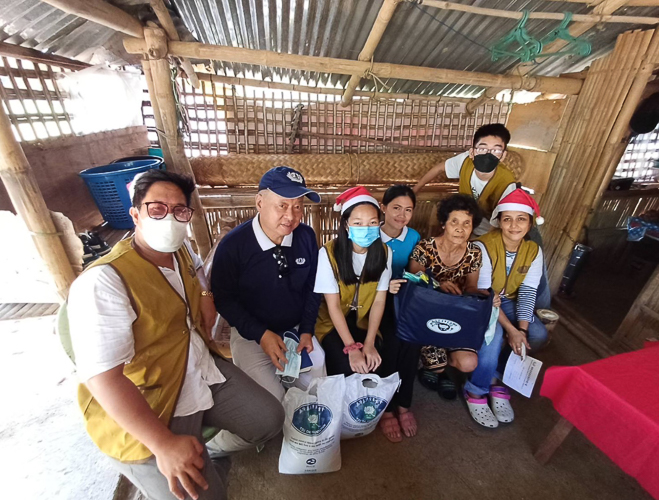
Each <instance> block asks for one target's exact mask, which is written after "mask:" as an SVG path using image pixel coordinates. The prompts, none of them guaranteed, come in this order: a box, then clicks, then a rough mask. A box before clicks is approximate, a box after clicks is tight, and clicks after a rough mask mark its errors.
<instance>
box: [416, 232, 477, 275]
mask: <svg viewBox="0 0 659 500" xmlns="http://www.w3.org/2000/svg"><path fill="white" fill-rule="evenodd" d="M411 258H412V259H413V260H415V261H416V262H418V263H419V264H421V265H422V266H423V267H424V268H425V269H428V268H430V269H431V270H432V274H433V277H434V278H435V279H436V280H437V281H439V282H440V283H441V282H442V281H450V282H453V283H457V284H458V285H460V286H462V285H464V283H465V281H466V279H467V278H466V276H467V275H468V274H471V273H473V272H474V271H478V270H479V269H480V268H481V266H482V265H483V254H482V252H481V249H480V248H479V247H478V245H476V244H475V243H474V242H473V241H469V242H468V243H467V250H466V251H465V254H464V257H462V259H460V262H458V263H457V264H455V265H454V266H446V265H444V264H443V263H442V259H441V257H440V256H439V252H437V247H436V246H435V239H434V238H427V239H425V240H421V241H419V243H418V244H417V245H416V246H415V247H414V250H413V251H412V256H411Z"/></svg>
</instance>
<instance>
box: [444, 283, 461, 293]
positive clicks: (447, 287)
mask: <svg viewBox="0 0 659 500" xmlns="http://www.w3.org/2000/svg"><path fill="white" fill-rule="evenodd" d="M439 288H441V289H442V290H443V291H445V292H446V293H451V294H453V295H462V290H460V287H459V286H458V285H457V284H456V283H453V282H451V281H442V282H441V283H440V284H439Z"/></svg>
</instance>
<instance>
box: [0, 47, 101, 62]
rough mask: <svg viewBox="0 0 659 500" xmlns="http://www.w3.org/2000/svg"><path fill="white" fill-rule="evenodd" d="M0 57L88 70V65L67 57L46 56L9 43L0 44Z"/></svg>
mask: <svg viewBox="0 0 659 500" xmlns="http://www.w3.org/2000/svg"><path fill="white" fill-rule="evenodd" d="M0 56H5V57H15V58H16V59H24V60H26V61H32V62H35V63H43V64H51V65H53V66H59V67H60V68H67V69H85V68H89V66H90V65H89V64H87V63H84V62H82V61H75V60H73V59H69V58H68V57H61V56H56V55H54V54H46V53H43V52H39V51H38V50H34V49H31V48H29V47H21V46H20V45H14V44H11V43H6V42H0Z"/></svg>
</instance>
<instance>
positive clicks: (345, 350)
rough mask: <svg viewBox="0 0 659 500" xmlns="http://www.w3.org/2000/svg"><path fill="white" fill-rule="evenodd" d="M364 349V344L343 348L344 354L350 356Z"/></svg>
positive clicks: (358, 343) (359, 343)
mask: <svg viewBox="0 0 659 500" xmlns="http://www.w3.org/2000/svg"><path fill="white" fill-rule="evenodd" d="M362 347H364V344H362V343H361V342H355V343H354V344H350V345H347V346H345V347H344V348H343V354H348V353H349V352H350V351H357V350H359V349H361V348H362Z"/></svg>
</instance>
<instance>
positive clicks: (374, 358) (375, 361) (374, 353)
mask: <svg viewBox="0 0 659 500" xmlns="http://www.w3.org/2000/svg"><path fill="white" fill-rule="evenodd" d="M362 352H363V353H364V358H366V367H367V368H368V371H369V372H374V371H375V370H377V369H378V366H380V363H382V358H381V357H380V353H379V352H378V350H377V349H376V348H375V346H374V345H365V346H364V348H363V349H362Z"/></svg>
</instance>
